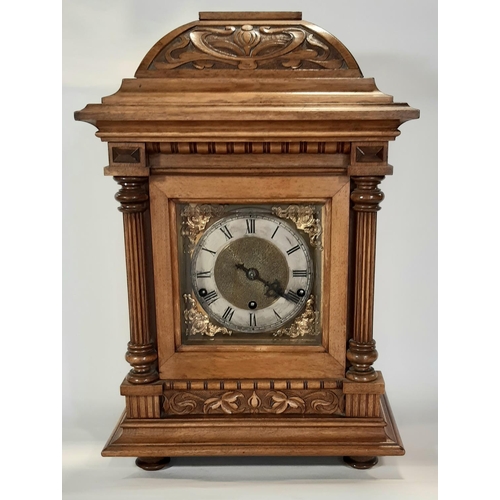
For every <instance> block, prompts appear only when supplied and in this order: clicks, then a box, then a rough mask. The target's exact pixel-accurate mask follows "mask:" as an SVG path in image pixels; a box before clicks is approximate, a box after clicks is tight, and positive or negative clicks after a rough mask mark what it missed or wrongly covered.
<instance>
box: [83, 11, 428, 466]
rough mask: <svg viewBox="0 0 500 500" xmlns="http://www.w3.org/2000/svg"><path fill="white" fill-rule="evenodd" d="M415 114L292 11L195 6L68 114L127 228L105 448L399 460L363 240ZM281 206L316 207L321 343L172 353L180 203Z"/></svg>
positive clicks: (369, 255) (154, 460) (144, 462)
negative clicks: (89, 143)
mask: <svg viewBox="0 0 500 500" xmlns="http://www.w3.org/2000/svg"><path fill="white" fill-rule="evenodd" d="M418 116H419V112H418V110H416V109H413V108H411V107H409V106H408V105H407V104H400V103H394V102H393V99H392V97H391V96H389V95H386V94H383V93H382V92H380V91H379V90H378V89H377V87H376V86H375V83H374V80H373V79H372V78H364V77H363V75H362V73H361V71H360V69H359V67H358V65H357V63H356V61H355V60H354V58H353V57H352V55H351V54H350V52H349V51H348V50H347V49H346V47H345V46H344V45H342V43H341V42H340V41H339V40H337V39H336V38H335V37H333V36H332V35H331V34H329V33H327V32H325V31H324V30H322V29H321V28H319V27H317V26H315V25H313V24H311V23H308V22H304V21H302V16H301V14H300V13H296V12H274V13H273V12H268V13H266V12H263V13H241V12H240V13H224V12H220V13H200V20H199V21H196V22H193V23H190V24H187V25H185V26H181V27H180V28H178V29H176V30H174V31H173V32H171V33H170V34H168V35H166V36H165V37H164V38H162V39H161V40H160V41H159V42H158V43H156V44H155V45H154V46H153V47H152V49H151V50H150V51H149V52H148V54H147V55H146V56H145V58H144V59H143V61H142V62H141V64H140V66H139V68H138V70H137V72H136V74H135V78H132V79H124V80H123V82H122V86H121V88H120V89H119V91H118V92H117V93H115V94H114V95H111V96H108V97H105V98H103V99H102V103H101V104H89V105H87V106H86V107H85V108H84V109H83V110H81V111H78V112H76V113H75V118H76V119H77V120H81V121H86V122H88V123H91V124H93V125H95V126H96V127H97V129H98V131H97V133H96V135H97V136H98V137H99V138H101V140H103V141H106V142H107V143H108V146H109V166H107V167H106V168H105V174H106V175H109V176H113V177H114V179H115V180H116V181H117V182H118V184H119V185H120V189H119V191H118V193H117V195H116V199H117V201H118V202H119V203H120V207H119V210H120V211H121V212H122V213H123V219H124V232H125V252H126V267H127V282H128V296H129V315H130V342H129V343H128V349H127V352H126V359H127V361H128V362H129V363H130V365H131V367H132V369H131V371H130V372H129V374H128V375H127V376H126V378H125V380H124V381H123V383H122V384H121V388H120V391H121V394H122V395H123V396H125V401H126V410H125V412H124V414H123V415H122V417H121V418H120V420H119V422H118V425H117V427H116V429H115V430H114V431H113V433H112V435H111V437H110V439H109V441H108V443H107V444H106V446H105V448H104V450H103V452H102V454H103V456H113V457H114V456H133V457H138V459H137V461H136V463H137V465H139V466H140V467H143V468H145V469H148V470H153V469H159V468H161V467H163V466H165V464H166V463H167V462H168V457H172V456H201V455H208V456H214V455H224V456H230V455H235V456H236V455H240V456H241V455H299V456H312V455H320V456H343V457H345V460H346V461H347V462H348V463H349V464H350V465H352V466H354V467H358V468H368V467H371V466H372V465H374V464H375V463H376V460H377V459H376V457H377V456H382V455H402V454H404V449H403V445H402V442H401V439H400V437H399V434H398V430H397V427H396V423H395V421H394V418H393V415H392V413H391V410H390V407H389V403H388V400H387V396H386V393H385V386H384V380H383V377H382V374H381V373H380V372H378V371H376V370H375V369H374V368H373V363H374V361H375V360H376V359H377V351H376V349H375V341H374V340H373V292H374V271H375V269H374V262H375V236H376V220H377V212H378V210H379V209H380V202H381V201H382V200H383V198H384V195H383V193H382V191H381V190H380V188H379V184H380V183H381V181H382V180H383V179H384V176H386V175H390V174H392V167H391V166H390V165H389V164H388V162H387V161H388V160H387V153H388V142H389V141H392V140H394V139H395V138H396V137H397V136H398V135H399V133H400V132H399V130H398V127H399V126H400V125H401V124H402V123H404V122H405V121H407V120H411V119H415V118H418ZM278 202H279V203H280V204H295V203H302V204H303V203H321V204H322V205H323V207H324V220H323V228H322V229H323V231H322V235H321V237H322V245H323V284H322V286H323V292H322V300H321V307H322V331H323V334H322V337H321V338H322V341H321V344H320V345H316V346H308V345H306V346H302V345H213V346H212V345H195V346H192V345H185V344H183V343H182V339H181V327H182V321H183V304H182V302H181V290H180V285H179V270H178V255H177V252H178V245H177V243H178V239H179V238H181V237H182V235H181V234H180V230H179V226H178V222H177V220H178V219H177V217H178V203H187V204H192V205H193V206H195V207H196V206H200V205H213V204H222V205H223V204H232V203H248V204H253V203H271V204H272V203H278ZM200 218H201V219H202V220H201V222H200ZM193 221H194V223H195V224H201V225H203V214H200V213H198V214H194V216H193V218H192V219H191V222H193Z"/></svg>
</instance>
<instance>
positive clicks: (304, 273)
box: [292, 269, 307, 278]
mask: <svg viewBox="0 0 500 500" xmlns="http://www.w3.org/2000/svg"><path fill="white" fill-rule="evenodd" d="M292 275H293V277H294V278H307V270H302V269H301V270H294V271H292Z"/></svg>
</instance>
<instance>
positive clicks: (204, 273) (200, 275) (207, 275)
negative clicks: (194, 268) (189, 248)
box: [196, 271, 212, 278]
mask: <svg viewBox="0 0 500 500" xmlns="http://www.w3.org/2000/svg"><path fill="white" fill-rule="evenodd" d="M211 273H212V271H201V272H199V273H196V277H197V278H210V274H211Z"/></svg>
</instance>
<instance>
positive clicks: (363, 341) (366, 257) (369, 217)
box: [346, 176, 384, 382]
mask: <svg viewBox="0 0 500 500" xmlns="http://www.w3.org/2000/svg"><path fill="white" fill-rule="evenodd" d="M353 180H354V184H355V188H354V190H353V192H352V194H351V200H352V202H353V205H352V209H353V210H354V212H355V218H356V220H355V224H356V236H355V238H356V243H355V245H356V249H355V269H354V318H353V338H352V339H350V341H349V350H348V351H347V359H348V360H349V361H350V363H351V366H350V368H349V370H348V371H347V374H346V376H347V378H348V379H350V380H355V381H358V382H368V381H371V380H375V379H376V378H377V372H376V371H375V370H374V368H373V366H372V365H373V363H374V362H375V360H376V359H377V356H378V354H377V350H376V349H375V341H374V340H373V304H374V289H375V243H376V230H377V211H378V210H380V205H379V204H380V203H381V202H382V200H383V199H384V194H383V193H382V191H380V189H379V188H378V185H379V184H380V182H381V181H382V180H383V177H377V176H372V177H353Z"/></svg>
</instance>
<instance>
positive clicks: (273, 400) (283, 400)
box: [264, 391, 306, 413]
mask: <svg viewBox="0 0 500 500" xmlns="http://www.w3.org/2000/svg"><path fill="white" fill-rule="evenodd" d="M267 397H268V398H269V405H268V406H269V408H267V407H264V409H265V410H266V411H267V412H269V413H283V412H284V411H286V410H287V409H288V408H289V407H290V408H295V409H299V410H300V411H301V413H304V412H305V411H306V404H305V402H304V400H303V399H302V398H299V397H298V396H291V397H288V396H287V395H286V394H285V393H284V392H281V391H272V392H270V393H268V394H267Z"/></svg>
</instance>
